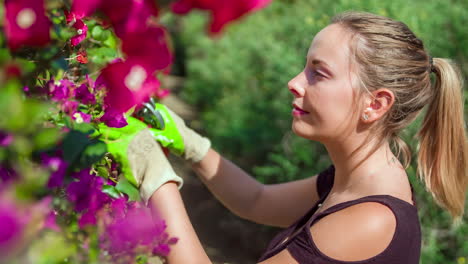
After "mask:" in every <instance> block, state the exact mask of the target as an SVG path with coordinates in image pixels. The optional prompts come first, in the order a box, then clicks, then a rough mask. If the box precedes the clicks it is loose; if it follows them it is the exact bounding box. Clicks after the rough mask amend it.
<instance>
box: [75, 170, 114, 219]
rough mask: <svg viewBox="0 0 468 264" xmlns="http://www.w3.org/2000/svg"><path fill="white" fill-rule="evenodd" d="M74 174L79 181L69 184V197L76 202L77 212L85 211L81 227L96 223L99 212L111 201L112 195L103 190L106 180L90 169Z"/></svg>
mask: <svg viewBox="0 0 468 264" xmlns="http://www.w3.org/2000/svg"><path fill="white" fill-rule="evenodd" d="M74 176H75V177H76V178H78V179H79V181H75V182H72V183H70V185H68V188H67V194H68V199H69V200H70V201H72V202H73V203H74V204H75V210H76V211H77V212H82V213H83V214H82V216H81V218H80V220H79V225H80V227H84V226H85V225H94V224H96V214H97V212H98V211H99V210H100V209H101V208H102V207H103V206H104V205H105V204H107V203H109V202H110V197H109V196H108V195H107V194H105V193H103V192H102V191H101V190H102V185H103V183H104V180H103V179H102V178H101V177H98V176H94V175H91V174H90V173H89V169H88V170H82V171H80V172H78V173H75V174H74Z"/></svg>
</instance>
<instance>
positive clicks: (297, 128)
mask: <svg viewBox="0 0 468 264" xmlns="http://www.w3.org/2000/svg"><path fill="white" fill-rule="evenodd" d="M313 130H314V129H313V128H311V127H309V126H305V125H304V124H301V123H297V122H293V123H292V131H293V132H294V134H296V135H298V136H300V137H302V138H305V139H310V140H317V139H316V136H314V133H313Z"/></svg>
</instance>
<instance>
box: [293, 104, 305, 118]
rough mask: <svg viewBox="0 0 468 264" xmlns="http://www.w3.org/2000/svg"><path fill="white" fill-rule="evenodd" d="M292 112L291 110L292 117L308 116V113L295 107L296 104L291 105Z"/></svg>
mask: <svg viewBox="0 0 468 264" xmlns="http://www.w3.org/2000/svg"><path fill="white" fill-rule="evenodd" d="M293 107H294V108H293V110H292V114H293V115H294V116H301V115H306V114H308V113H309V112H307V111H305V110H304V109H302V108H300V107H299V106H297V105H296V104H293Z"/></svg>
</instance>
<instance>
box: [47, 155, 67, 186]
mask: <svg viewBox="0 0 468 264" xmlns="http://www.w3.org/2000/svg"><path fill="white" fill-rule="evenodd" d="M41 158H42V165H43V166H45V167H47V168H49V169H50V170H51V171H52V173H51V174H50V177H49V181H48V182H47V187H49V188H54V187H60V186H62V184H63V179H64V178H65V174H66V173H67V169H68V164H67V162H66V161H65V160H63V159H61V158H59V157H49V156H48V155H46V154H44V155H42V157H41Z"/></svg>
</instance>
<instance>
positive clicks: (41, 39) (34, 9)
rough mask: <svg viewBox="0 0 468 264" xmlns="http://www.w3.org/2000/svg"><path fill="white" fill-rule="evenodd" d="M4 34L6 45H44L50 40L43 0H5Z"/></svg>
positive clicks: (15, 47) (16, 47) (13, 46)
mask: <svg viewBox="0 0 468 264" xmlns="http://www.w3.org/2000/svg"><path fill="white" fill-rule="evenodd" d="M5 10H6V14H5V34H6V36H7V41H8V46H9V47H10V49H12V50H16V49H18V48H20V47H21V46H23V45H27V46H44V45H46V44H47V43H49V41H50V32H49V31H50V26H51V23H50V21H49V19H48V18H47V16H46V15H45V10H44V0H5Z"/></svg>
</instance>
